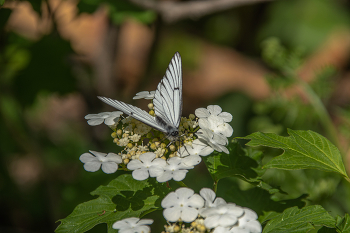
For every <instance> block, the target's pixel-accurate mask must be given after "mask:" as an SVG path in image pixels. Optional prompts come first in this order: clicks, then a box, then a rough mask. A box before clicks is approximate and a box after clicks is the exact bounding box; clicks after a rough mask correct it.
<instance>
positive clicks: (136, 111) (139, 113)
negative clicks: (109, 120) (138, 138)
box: [98, 96, 167, 133]
mask: <svg viewBox="0 0 350 233" xmlns="http://www.w3.org/2000/svg"><path fill="white" fill-rule="evenodd" d="M98 98H99V99H100V100H102V101H103V102H105V103H106V104H109V105H111V106H112V107H115V108H116V109H118V110H120V111H122V112H123V113H125V114H127V115H129V116H131V117H133V118H135V119H136V120H139V121H141V122H143V123H145V124H146V125H148V126H151V127H152V128H155V129H157V130H159V131H161V132H164V133H166V132H167V131H166V129H164V128H162V127H161V126H159V125H158V124H157V122H156V120H155V118H154V117H153V116H151V115H149V114H148V112H146V111H144V110H142V109H140V108H138V107H135V106H132V105H130V104H126V103H124V102H122V101H118V100H113V99H110V98H106V97H101V96H98Z"/></svg>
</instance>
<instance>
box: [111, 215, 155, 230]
mask: <svg viewBox="0 0 350 233" xmlns="http://www.w3.org/2000/svg"><path fill="white" fill-rule="evenodd" d="M152 223H153V220H152V219H141V220H140V219H139V218H135V217H132V218H126V219H123V220H120V221H118V222H115V223H114V224H113V225H112V228H114V229H117V230H118V232H119V233H148V232H151V228H150V227H149V226H146V225H150V224H152Z"/></svg>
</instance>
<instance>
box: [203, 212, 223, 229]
mask: <svg viewBox="0 0 350 233" xmlns="http://www.w3.org/2000/svg"><path fill="white" fill-rule="evenodd" d="M219 219H220V217H219V215H213V216H209V217H206V218H205V219H204V225H205V227H206V228H209V229H212V228H214V227H217V226H218V225H219Z"/></svg>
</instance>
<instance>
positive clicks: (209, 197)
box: [199, 188, 216, 206]
mask: <svg viewBox="0 0 350 233" xmlns="http://www.w3.org/2000/svg"><path fill="white" fill-rule="evenodd" d="M199 194H200V195H201V196H202V197H203V198H204V200H205V202H206V203H205V205H206V206H210V205H208V203H210V204H211V203H213V202H214V199H215V197H216V194H215V192H214V191H213V190H211V189H209V188H202V189H201V191H199Z"/></svg>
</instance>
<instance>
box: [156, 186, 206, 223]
mask: <svg viewBox="0 0 350 233" xmlns="http://www.w3.org/2000/svg"><path fill="white" fill-rule="evenodd" d="M161 205H162V207H163V208H164V211H163V215H164V218H165V219H166V220H168V221H170V222H176V221H179V220H181V221H184V222H192V221H194V220H195V219H196V218H197V216H198V209H199V208H202V207H203V205H204V200H203V198H202V197H201V196H199V195H198V194H194V191H193V190H192V189H189V188H178V189H177V190H176V191H175V192H171V193H169V194H168V195H166V197H165V198H164V199H163V200H162V203H161Z"/></svg>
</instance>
